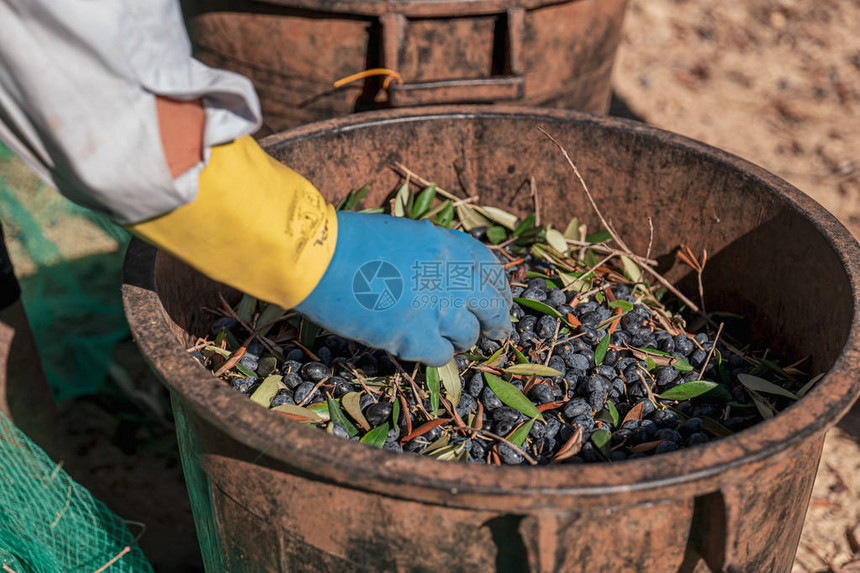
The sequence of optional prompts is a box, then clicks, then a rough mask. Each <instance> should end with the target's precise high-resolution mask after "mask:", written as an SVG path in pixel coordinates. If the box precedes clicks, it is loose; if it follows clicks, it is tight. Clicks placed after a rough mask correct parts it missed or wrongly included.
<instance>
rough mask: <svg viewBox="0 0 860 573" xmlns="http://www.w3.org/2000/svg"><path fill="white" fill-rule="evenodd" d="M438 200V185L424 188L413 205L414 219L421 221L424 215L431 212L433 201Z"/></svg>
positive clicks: (412, 216)
mask: <svg viewBox="0 0 860 573" xmlns="http://www.w3.org/2000/svg"><path fill="white" fill-rule="evenodd" d="M435 200H436V185H430V186H429V187H426V188H424V189H423V190H422V191H421V193H419V194H418V196H417V197H415V204H414V205H412V213H411V218H412V219H420V218H421V216H422V215H424V213H426V212H427V211H429V210H430V206H431V205H433V201H435Z"/></svg>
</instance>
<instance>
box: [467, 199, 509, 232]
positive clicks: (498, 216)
mask: <svg viewBox="0 0 860 573" xmlns="http://www.w3.org/2000/svg"><path fill="white" fill-rule="evenodd" d="M473 208H474V209H475V210H476V211H478V212H479V213H480V214H481V215H483V216H484V217H486V218H487V219H489V220H490V221H492V222H494V223H498V224H499V225H501V226H502V227H504V228H506V229H510V230H511V231H513V230H514V229H516V228H517V217H516V215H512V214H511V213H508V212H507V211H505V210H504V209H499V208H497V207H485V206H477V205H476V206H473Z"/></svg>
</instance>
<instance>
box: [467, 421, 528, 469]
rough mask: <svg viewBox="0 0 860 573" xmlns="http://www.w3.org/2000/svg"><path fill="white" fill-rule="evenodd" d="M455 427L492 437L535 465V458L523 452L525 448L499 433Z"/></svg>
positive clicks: (470, 427) (468, 427)
mask: <svg viewBox="0 0 860 573" xmlns="http://www.w3.org/2000/svg"><path fill="white" fill-rule="evenodd" d="M457 429H458V430H465V431H467V432H472V433H473V434H480V435H482V436H486V437H488V438H490V439H492V440H495V441H497V442H499V443H503V444H505V445H506V446H508V447H510V448H511V449H513V450H515V451H516V452H518V453H519V454H520V455H521V456H523V458H525V460H526V461H527V462H528V463H530V464H531V465H533V466H536V465H537V460H535V459H534V458H533V457H531V456H530V455H529V454H527V453H526V452H525V450H523V449H522V448H521V447H519V446H518V445H516V444H514V443H512V442H509V441H508V440H506V439H505V438H503V437H502V436H500V435H498V434H494V433H492V432H488V431H487V430H479V429H477V428H473V427H472V426H463V427H461V428H457Z"/></svg>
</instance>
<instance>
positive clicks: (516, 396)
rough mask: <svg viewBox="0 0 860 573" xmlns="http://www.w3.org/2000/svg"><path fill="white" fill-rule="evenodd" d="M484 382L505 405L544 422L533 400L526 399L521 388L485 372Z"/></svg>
mask: <svg viewBox="0 0 860 573" xmlns="http://www.w3.org/2000/svg"><path fill="white" fill-rule="evenodd" d="M484 380H486V381H487V386H489V387H490V390H492V391H493V394H495V395H496V396H497V397H498V398H499V400H501V401H502V403H503V404H504V405H506V406H510V407H511V408H514V409H516V410H519V411H520V412H522V413H523V414H525V415H526V416H528V417H529V418H537V419H538V420H540V421H543V415H541V413H540V411H539V410H538V409H537V406H535V405H534V404H533V403H532V401H531V400H529V399H528V398H526V396H525V394H523V393H522V392H521V391H520V389H519V388H517V387H516V386H514V385H513V384H511V383H510V382H505V381H504V380H502V379H501V378H499V377H498V376H496V375H495V374H490V373H489V372H484Z"/></svg>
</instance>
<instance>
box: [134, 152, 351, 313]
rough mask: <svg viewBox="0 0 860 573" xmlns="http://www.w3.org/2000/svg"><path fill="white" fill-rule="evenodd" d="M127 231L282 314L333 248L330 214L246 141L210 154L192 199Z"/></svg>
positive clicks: (313, 193)
mask: <svg viewBox="0 0 860 573" xmlns="http://www.w3.org/2000/svg"><path fill="white" fill-rule="evenodd" d="M128 229H129V230H130V231H131V232H132V233H134V234H135V235H137V236H139V237H141V238H143V239H145V240H147V241H148V242H150V243H153V244H154V245H156V246H158V247H159V248H162V249H164V250H165V251H168V252H169V253H171V254H173V255H174V256H176V257H178V258H179V259H181V260H183V261H185V262H186V263H188V264H189V265H191V266H192V267H194V268H195V269H197V270H198V271H200V272H201V273H203V274H205V275H207V276H209V277H210V278H212V279H215V280H217V281H220V282H223V283H225V284H228V285H230V286H232V287H235V288H237V289H239V290H241V291H243V292H246V293H248V294H250V295H253V296H255V297H257V298H259V299H261V300H265V301H267V302H272V303H275V304H277V305H278V306H281V307H283V308H291V307H293V306H295V305H297V304H298V303H300V302H301V301H303V300H304V299H305V297H307V295H308V294H310V292H311V291H312V290H313V289H314V287H315V286H316V285H317V283H318V282H319V281H320V279H321V278H322V276H323V274H324V273H325V271H326V268H327V267H328V264H329V262H330V261H331V258H332V255H333V254H334V248H335V244H336V242H337V218H336V217H335V211H334V208H333V207H332V206H331V205H328V204H327V203H326V201H325V199H323V197H322V195H320V193H319V191H317V190H316V188H315V187H314V186H313V185H312V184H311V183H310V182H309V181H308V180H307V179H305V178H304V177H302V176H301V175H299V174H298V173H296V172H295V171H293V170H292V169H290V168H288V167H285V166H284V165H282V164H280V163H278V162H277V161H275V160H274V159H272V158H271V157H270V156H269V155H268V154H267V153H266V152H265V151H263V150H262V149H261V148H260V146H259V145H257V143H256V141H254V139H253V138H252V137H250V136H245V137H241V138H239V139H236V140H235V141H233V142H232V143H227V144H224V145H219V146H216V147H213V148H212V152H211V156H210V159H209V163H208V165H207V166H206V167H205V168H204V169H203V172H202V173H201V175H200V183H199V190H198V193H197V198H196V199H195V200H194V201H192V202H191V203H188V204H187V205H183V206H182V207H179V208H178V209H175V210H173V211H171V212H170V213H168V214H166V215H162V216H161V217H158V218H156V219H152V220H149V221H145V222H143V223H138V224H135V225H131V226H129V227H128Z"/></svg>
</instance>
